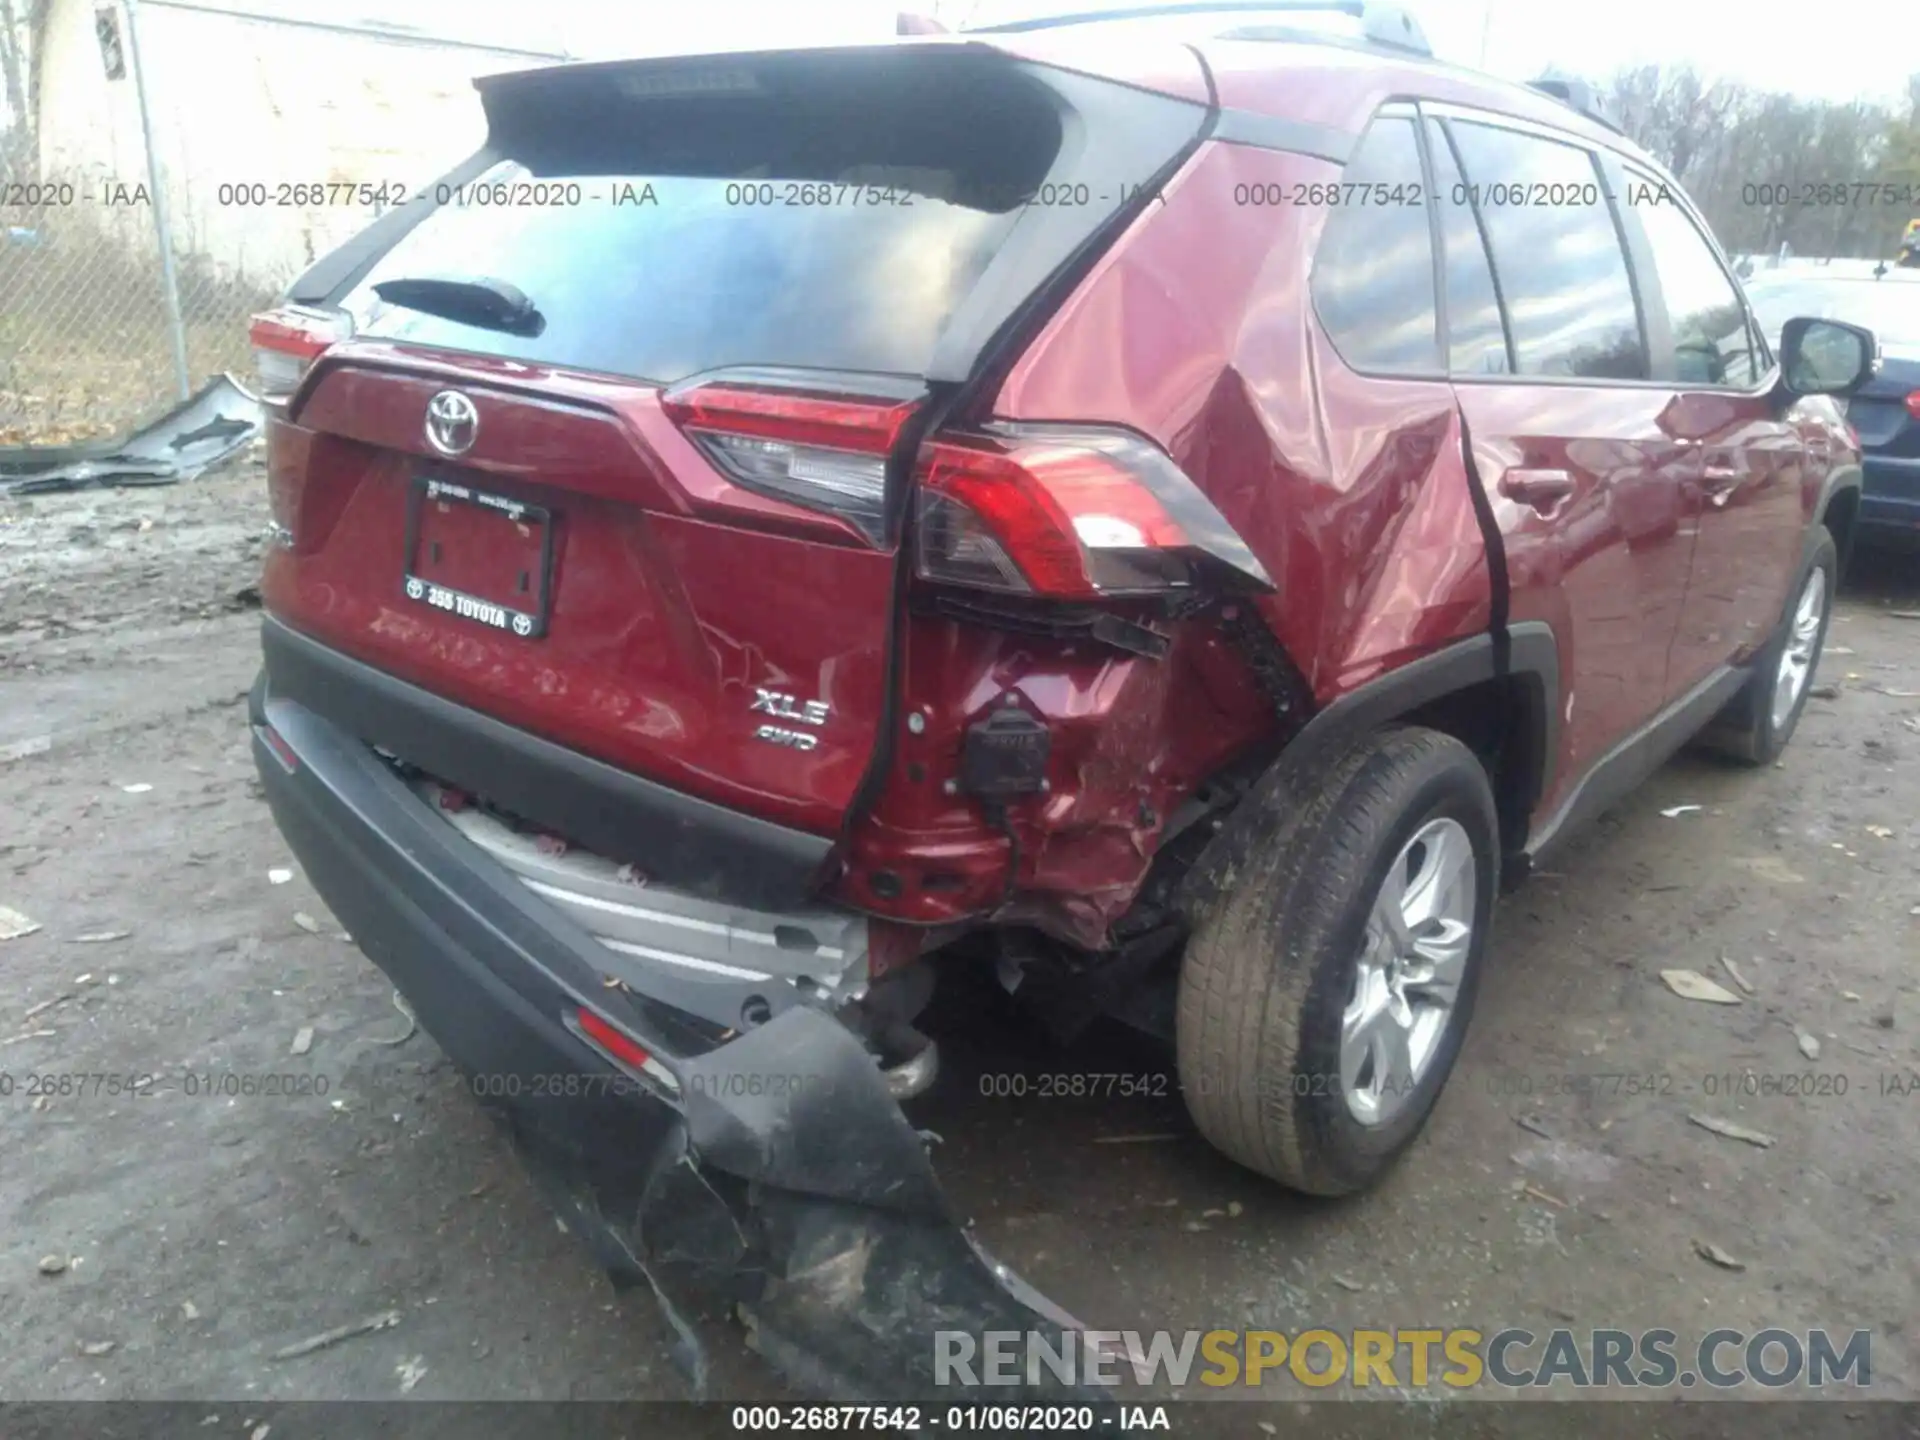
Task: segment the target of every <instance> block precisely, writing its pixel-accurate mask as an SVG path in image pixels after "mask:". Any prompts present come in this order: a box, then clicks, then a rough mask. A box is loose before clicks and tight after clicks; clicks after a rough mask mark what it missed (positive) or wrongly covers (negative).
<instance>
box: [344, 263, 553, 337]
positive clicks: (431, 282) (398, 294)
mask: <svg viewBox="0 0 1920 1440" xmlns="http://www.w3.org/2000/svg"><path fill="white" fill-rule="evenodd" d="M373 293H374V294H376V295H378V296H379V297H380V298H381V299H382V300H384V301H386V302H387V303H388V304H389V305H400V306H404V307H405V308H406V309H408V310H419V311H421V312H423V313H424V314H428V315H438V316H440V317H441V318H442V319H445V320H456V321H458V322H459V323H460V324H462V325H476V326H479V327H480V328H481V329H483V330H504V331H505V332H506V333H507V334H509V335H538V334H539V333H540V332H541V331H542V330H544V329H546V328H547V318H546V316H544V315H542V314H541V313H540V311H539V309H538V307H536V306H535V305H534V303H533V301H531V300H529V299H528V298H527V296H526V292H525V291H523V290H521V289H520V288H519V287H518V286H516V285H509V284H507V282H506V281H504V280H492V279H489V278H487V277H485V276H481V277H479V278H477V279H473V280H450V279H445V278H442V277H439V276H433V275H420V276H411V275H410V276H405V277H403V278H401V279H398V280H382V281H381V282H380V283H379V284H378V285H375V286H374V287H373Z"/></svg>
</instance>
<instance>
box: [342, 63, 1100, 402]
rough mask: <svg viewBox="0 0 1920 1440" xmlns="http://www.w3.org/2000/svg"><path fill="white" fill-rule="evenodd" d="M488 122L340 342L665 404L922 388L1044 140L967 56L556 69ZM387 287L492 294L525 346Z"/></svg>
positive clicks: (1040, 156) (994, 75)
mask: <svg viewBox="0 0 1920 1440" xmlns="http://www.w3.org/2000/svg"><path fill="white" fill-rule="evenodd" d="M487 108H488V114H489V121H490V139H489V146H490V148H491V149H492V150H493V151H494V152H496V153H497V154H498V156H499V158H498V161H497V163H495V164H494V165H493V166H492V167H491V168H489V169H488V170H486V171H485V172H484V173H482V174H481V175H479V176H478V177H477V178H476V179H474V180H473V181H472V182H471V183H469V184H467V185H464V186H460V187H453V186H442V187H440V191H439V193H437V194H436V196H435V198H436V199H437V200H439V201H440V202H441V203H440V204H439V205H438V207H437V208H436V209H435V210H434V211H433V212H432V213H431V214H429V215H428V216H427V217H426V218H425V219H424V220H422V221H421V222H420V223H419V224H418V225H417V226H416V227H415V228H413V229H412V230H411V231H410V232H409V233H408V234H406V235H405V236H404V237H403V238H402V239H401V240H400V241H399V243H398V244H396V245H395V246H394V247H393V248H392V249H391V250H390V251H388V252H387V253H386V254H385V255H384V256H382V257H381V258H380V259H379V260H378V261H377V262H375V264H374V265H373V267H372V268H371V269H370V270H369V271H368V272H367V273H366V274H365V275H364V277H362V279H361V280H360V282H359V283H358V284H357V285H356V286H355V287H354V288H353V290H352V292H351V293H350V294H349V295H348V296H347V297H346V298H345V300H344V302H343V303H344V304H345V305H346V307H347V308H348V309H349V310H350V311H352V312H353V314H354V317H355V321H356V326H357V328H358V330H359V331H360V332H361V333H364V334H367V335H371V336H374V337H376V338H382V339H388V340H395V341H405V342H410V343H417V344H423V345H432V346H439V347H444V348H449V349H454V350H462V351H471V352H477V353H480V354H484V355H495V356H505V357H511V358H514V359H520V360H528V361H535V362H541V363H546V364H552V365H556V366H565V367H571V368H577V369H583V370H593V371H603V372H608V373H612V374H617V375H623V376H633V377H637V378H641V379H645V380H650V381H656V382H661V383H671V382H673V381H676V380H680V379H684V378H685V377H687V376H690V375H694V374H697V373H699V372H702V371H706V370H711V369H715V368H718V367H722V366H731V365H780V366H800V367H808V368H823V369H835V370H857V371H872V372H893V373H903V374H920V373H922V372H924V370H925V369H926V367H927V365H928V362H929V359H930V358H931V356H932V354H933V352H934V348H935V344H936V342H937V340H938V338H939V336H940V333H941V331H942V328H943V327H944V326H945V325H946V323H947V321H948V320H949V319H950V318H951V317H952V316H953V314H954V312H955V310H956V308H957V307H958V306H959V304H960V303H961V301H962V300H963V299H964V298H965V297H966V295H967V294H968V292H969V291H970V290H971V289H972V287H973V286H974V285H975V283H976V282H977V281H978V280H979V278H980V277H981V275H982V273H983V272H984V271H985V269H986V267H987V265H988V264H989V262H990V261H991V260H992V259H993V257H994V255H995V254H996V252H997V251H998V250H999V249H1000V248H1001V247H1002V246H1003V245H1004V244H1005V243H1006V241H1007V239H1008V236H1009V234H1010V233H1011V231H1012V230H1013V229H1014V227H1015V225H1016V224H1017V223H1018V222H1019V220H1020V219H1021V217H1022V215H1023V214H1024V213H1026V212H1027V211H1028V210H1029V208H1030V204H1031V202H1032V201H1033V199H1034V197H1035V196H1036V194H1040V193H1042V191H1043V184H1042V182H1043V181H1045V179H1046V177H1047V175H1048V172H1049V170H1050V168H1051V167H1052V166H1053V164H1054V162H1055V159H1056V158H1057V156H1058V154H1059V151H1060V145H1061V133H1062V125H1061V119H1060V115H1059V111H1058V108H1057V107H1056V105H1055V104H1054V103H1053V101H1052V99H1051V97H1050V96H1049V95H1048V93H1047V91H1046V90H1045V89H1044V88H1043V87H1041V86H1040V85H1038V84H1036V83H1035V82H1033V81H1032V80H1030V79H1028V78H1026V77H1025V76H1023V75H1021V74H1020V73H1018V72H1016V71H1014V70H1012V69H1010V68H1009V67H1007V66H1005V65H1004V64H1003V65H1000V66H997V67H993V68H987V67H983V66H981V65H980V64H978V63H976V62H973V61H971V60H969V59H968V57H964V56H956V57H946V56H925V57H919V58H918V59H916V60H914V61H913V62H912V63H908V64H901V63H898V62H896V63H893V64H890V65H880V64H863V65H860V66H856V67H848V66H846V65H841V66H840V67H838V68H837V69H829V68H826V66H825V63H824V62H821V61H812V62H809V61H808V60H807V59H806V58H805V57H796V58H791V59H789V60H787V61H785V62H783V63H782V64H781V65H778V66H772V65H767V64H762V65H760V66H758V67H757V68H746V67H736V66H732V65H720V66H719V67H718V68H714V69H713V70H712V73H710V74H708V73H703V72H698V71H694V70H692V69H689V68H688V67H686V66H682V67H680V68H679V69H677V70H669V69H658V70H656V71H653V72H640V73H636V72H634V71H633V70H632V69H631V68H629V69H627V70H625V71H622V70H617V69H611V68H609V69H589V70H585V71H580V70H574V71H552V72H545V73H536V74H533V75H530V76H524V77H514V81H513V83H512V84H510V85H508V86H506V87H503V88H502V89H500V90H498V91H490V92H489V93H488V94H487ZM1093 210H1094V207H1088V213H1087V215H1086V223H1087V225H1088V226H1089V228H1091V226H1092V225H1093V224H1095V223H1097V221H1098V219H1099V216H1098V214H1097V213H1093ZM402 277H405V278H424V277H432V278H440V279H481V278H485V279H490V280H496V281H502V282H505V283H506V284H508V285H511V286H513V287H515V288H517V289H518V290H520V291H521V292H523V293H524V294H525V296H526V297H527V299H528V300H529V301H530V302H531V303H532V305H533V306H534V307H535V309H537V311H538V312H539V316H540V321H539V324H538V327H537V333H517V334H509V333H505V332H503V331H499V330H491V329H488V328H485V327H483V326H476V325H471V324H466V323H462V322H460V321H457V320H452V319H447V318H443V317H440V316H436V315H431V314H426V313H422V312H421V311H418V310H410V309H406V308H403V307H399V306H394V305H391V304H388V303H386V302H384V301H382V300H381V299H380V298H379V297H378V296H376V295H375V294H374V293H373V287H374V286H376V285H378V284H380V283H381V282H383V281H387V280H393V279H399V278H402ZM526 328H532V327H526Z"/></svg>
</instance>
